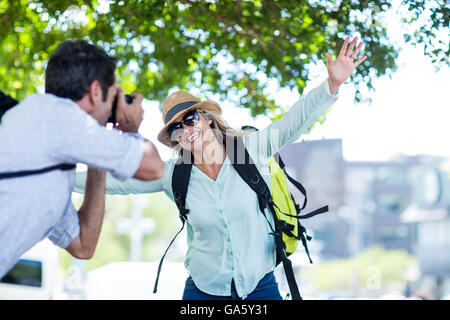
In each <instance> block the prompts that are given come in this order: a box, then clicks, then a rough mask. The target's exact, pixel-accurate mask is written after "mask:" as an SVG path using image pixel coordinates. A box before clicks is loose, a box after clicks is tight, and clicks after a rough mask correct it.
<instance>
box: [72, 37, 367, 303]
mask: <svg viewBox="0 0 450 320" xmlns="http://www.w3.org/2000/svg"><path fill="white" fill-rule="evenodd" d="M356 42H357V38H355V39H353V41H352V42H351V43H350V44H349V38H347V39H346V40H345V42H344V44H343V46H342V48H341V50H340V53H339V55H338V57H337V59H336V61H334V62H333V61H332V58H331V57H330V56H329V55H328V54H327V70H328V79H327V80H325V81H324V82H323V83H322V84H321V85H320V86H319V87H317V88H315V89H313V90H312V91H311V92H309V93H308V94H307V95H306V96H304V97H302V98H301V99H300V100H299V101H298V102H296V103H295V104H294V105H293V106H292V107H291V109H290V110H289V111H288V112H287V113H286V114H285V115H284V117H283V118H281V119H279V120H276V121H274V122H273V123H272V124H271V125H270V126H269V127H267V128H265V129H264V130H261V131H258V132H253V133H251V134H248V135H245V136H242V139H243V142H244V145H245V148H246V149H247V150H248V153H249V154H250V156H251V157H252V159H253V160H254V161H255V164H256V166H257V168H258V170H259V172H260V173H261V175H262V176H263V178H264V180H266V183H267V185H270V176H269V175H268V159H269V158H270V157H271V156H273V154H275V153H276V152H277V151H278V150H279V149H281V148H282V147H283V146H285V145H287V144H289V143H292V142H294V141H296V140H297V139H298V138H299V137H300V135H301V134H302V133H303V132H304V131H305V130H306V129H307V128H308V127H309V126H311V125H312V124H313V123H314V122H315V121H316V120H317V119H318V118H319V117H320V116H321V115H322V114H323V113H324V112H325V111H326V110H327V109H328V108H329V107H330V106H331V105H332V104H333V103H334V102H335V101H336V100H337V90H338V88H339V86H340V85H341V84H342V83H344V82H345V81H346V80H347V78H348V77H349V76H350V74H351V73H352V71H353V70H354V69H355V68H356V67H357V66H358V65H359V64H360V63H361V62H363V61H364V60H365V59H366V56H364V57H362V58H360V59H357V56H358V54H359V51H360V49H361V46H362V43H360V44H359V45H358V46H357V47H356V48H355V45H356ZM221 113H222V109H221V107H220V105H219V104H218V103H216V102H214V101H209V100H205V101H201V100H200V99H198V98H196V97H195V96H193V95H191V94H189V93H187V92H182V91H178V92H175V93H172V94H171V95H169V97H168V98H167V99H165V100H164V102H163V121H164V123H165V125H164V127H163V128H162V129H161V131H160V133H159V135H158V140H159V141H161V142H162V143H164V144H165V145H167V146H169V147H170V148H172V149H173V150H175V151H176V153H177V154H178V155H179V156H182V155H183V154H184V153H188V154H190V155H191V159H192V160H193V165H192V169H191V172H190V180H189V185H188V192H187V195H186V199H185V200H186V203H185V206H186V208H188V209H189V215H188V216H187V220H186V222H187V224H186V225H187V242H188V251H187V253H186V258H185V266H186V268H187V270H188V273H189V278H188V279H187V280H186V285H185V289H184V293H183V299H245V298H246V299H271V300H272V299H274V300H276V299H281V296H280V293H279V290H278V284H277V282H276V280H275V277H274V274H273V270H274V268H275V245H274V240H273V237H272V235H270V232H271V230H270V228H269V226H268V223H267V221H266V218H265V217H264V216H263V215H262V214H261V213H260V211H259V207H258V200H257V196H256V194H255V192H253V191H252V190H251V189H250V188H249V186H248V185H247V184H246V183H245V182H244V181H243V180H242V179H241V178H240V176H239V175H238V174H237V172H236V170H235V169H234V168H233V166H232V165H231V163H230V159H229V158H228V157H227V153H226V146H225V144H224V141H225V139H224V138H225V137H227V136H233V135H239V134H240V133H239V132H238V131H235V130H233V129H231V128H230V127H229V126H228V125H227V123H226V121H225V120H224V119H223V118H222V116H221ZM176 162H177V159H172V160H170V161H167V162H165V173H164V177H163V178H162V179H160V180H156V181H151V182H142V181H138V180H134V179H129V180H126V181H124V182H120V181H118V180H114V179H113V178H112V177H108V178H107V187H106V189H107V191H106V192H107V193H109V194H130V193H134V194H136V193H151V192H158V191H164V192H165V193H166V194H167V196H168V197H169V198H170V199H172V200H174V196H173V192H172V174H173V170H174V167H175V164H176ZM76 184H77V189H76V190H78V191H80V190H82V188H83V186H84V176H83V174H79V175H78V176H77V183H76ZM266 216H267V217H270V214H269V213H267V214H266Z"/></svg>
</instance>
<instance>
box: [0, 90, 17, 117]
mask: <svg viewBox="0 0 450 320" xmlns="http://www.w3.org/2000/svg"><path fill="white" fill-rule="evenodd" d="M18 103H19V101H17V100H16V99H14V98H13V97H11V96H8V95H6V94H4V93H3V92H1V91H0V122H1V120H2V117H3V115H4V114H5V113H6V111H8V110H9V109H11V108H12V107H14V106H15V105H17V104H18Z"/></svg>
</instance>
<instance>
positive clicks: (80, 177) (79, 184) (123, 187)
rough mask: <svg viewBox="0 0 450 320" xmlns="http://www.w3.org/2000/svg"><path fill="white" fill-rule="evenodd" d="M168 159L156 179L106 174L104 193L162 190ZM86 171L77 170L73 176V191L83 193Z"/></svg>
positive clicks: (168, 165) (135, 192)
mask: <svg viewBox="0 0 450 320" xmlns="http://www.w3.org/2000/svg"><path fill="white" fill-rule="evenodd" d="M169 167H170V164H169V161H165V162H164V176H163V177H162V178H161V179H158V180H152V181H142V180H137V179H127V180H125V181H120V180H118V179H115V178H114V177H113V176H112V175H111V174H110V173H108V174H107V175H106V194H121V195H126V194H139V193H152V192H159V191H164V184H165V180H166V178H167V176H166V175H167V174H168V173H169V172H168V171H169V169H170V168H169ZM86 176H87V173H86V172H77V173H76V176H75V187H74V190H73V191H74V192H77V193H84V190H85V185H86Z"/></svg>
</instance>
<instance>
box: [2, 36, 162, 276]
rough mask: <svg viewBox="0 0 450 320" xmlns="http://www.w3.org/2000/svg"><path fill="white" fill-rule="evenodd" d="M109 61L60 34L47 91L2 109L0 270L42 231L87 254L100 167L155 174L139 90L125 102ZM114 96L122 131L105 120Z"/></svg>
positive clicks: (100, 196) (95, 230)
mask: <svg viewBox="0 0 450 320" xmlns="http://www.w3.org/2000/svg"><path fill="white" fill-rule="evenodd" d="M115 69H116V59H115V58H113V57H110V56H109V55H108V54H106V52H104V51H103V50H102V49H100V48H98V47H96V46H94V45H92V44H89V43H88V42H86V41H82V40H68V41H64V42H63V43H61V44H60V45H59V46H58V47H57V49H56V50H55V51H54V53H53V54H52V55H51V57H50V59H49V61H48V65H47V69H46V74H45V91H46V94H45V95H39V94H31V95H29V96H28V97H26V98H25V99H24V100H23V101H22V102H20V103H18V104H17V105H14V106H13V105H6V104H5V107H4V108H3V109H2V110H3V114H2V115H3V117H2V121H1V123H0V168H1V169H0V278H1V277H2V276H3V275H4V274H5V273H6V272H7V271H8V270H9V269H10V268H11V267H12V266H13V265H14V263H15V262H16V261H17V260H18V259H19V257H20V256H21V255H22V254H23V253H24V252H26V251H27V250H29V249H30V248H31V247H32V246H33V245H34V244H36V243H37V242H39V241H40V240H42V239H44V238H49V239H50V240H51V241H52V242H53V243H55V244H56V245H58V246H60V247H62V248H65V249H66V250H67V251H68V252H69V253H70V254H72V255H73V256H75V257H77V258H80V259H89V258H91V257H92V255H93V254H94V251H95V248H96V246H97V241H98V237H99V234H100V229H101V225H102V222H103V215H104V209H105V171H110V172H111V174H112V175H113V176H115V177H116V178H118V179H120V180H125V179H127V178H131V177H134V178H137V179H140V180H154V179H159V178H161V177H162V175H163V170H164V163H163V162H162V161H161V159H160V157H159V154H158V151H157V150H156V148H155V146H154V145H153V143H151V142H150V141H148V140H146V139H144V138H142V137H141V136H140V135H139V134H138V128H139V126H140V124H141V122H142V119H143V109H142V107H141V102H142V95H140V94H138V93H133V94H132V95H131V96H132V97H133V102H132V103H131V104H127V103H126V102H125V95H124V93H123V90H122V89H121V88H117V87H116V80H115V75H114V72H115ZM2 97H4V96H2ZM5 99H7V98H5ZM115 99H117V112H116V119H117V123H116V126H115V127H116V129H119V130H120V131H122V133H121V132H120V131H119V130H116V129H111V130H108V129H107V128H106V127H105V124H106V122H107V120H108V118H110V116H111V114H112V105H113V101H114V100H115ZM5 101H6V102H7V101H10V100H5ZM78 162H79V163H84V164H86V165H88V178H87V180H86V194H85V197H84V201H83V204H82V205H81V207H80V209H79V210H78V211H77V210H76V209H75V208H74V206H73V204H72V201H71V193H72V189H73V185H74V178H75V170H74V169H75V164H76V163H78Z"/></svg>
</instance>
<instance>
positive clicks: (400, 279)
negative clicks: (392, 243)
mask: <svg viewBox="0 0 450 320" xmlns="http://www.w3.org/2000/svg"><path fill="white" fill-rule="evenodd" d="M416 264H417V260H416V258H415V257H413V256H412V255H410V254H409V253H408V252H406V251H404V250H387V249H384V248H382V247H380V246H373V247H369V248H367V249H366V250H364V251H362V252H361V253H360V254H358V255H356V256H354V257H351V258H348V259H339V260H334V261H329V262H321V263H320V264H317V265H316V266H311V267H308V268H305V269H303V270H302V276H303V277H304V278H305V279H307V280H308V281H309V282H310V283H311V285H312V286H313V288H314V289H315V290H317V291H319V292H320V291H322V292H330V291H339V290H341V291H351V290H352V289H353V288H352V286H355V287H357V286H358V284H364V285H365V287H368V288H369V289H372V290H373V289H386V288H389V287H390V286H395V285H396V284H398V283H404V281H405V278H407V277H408V272H411V270H412V268H414V267H415V266H416Z"/></svg>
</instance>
